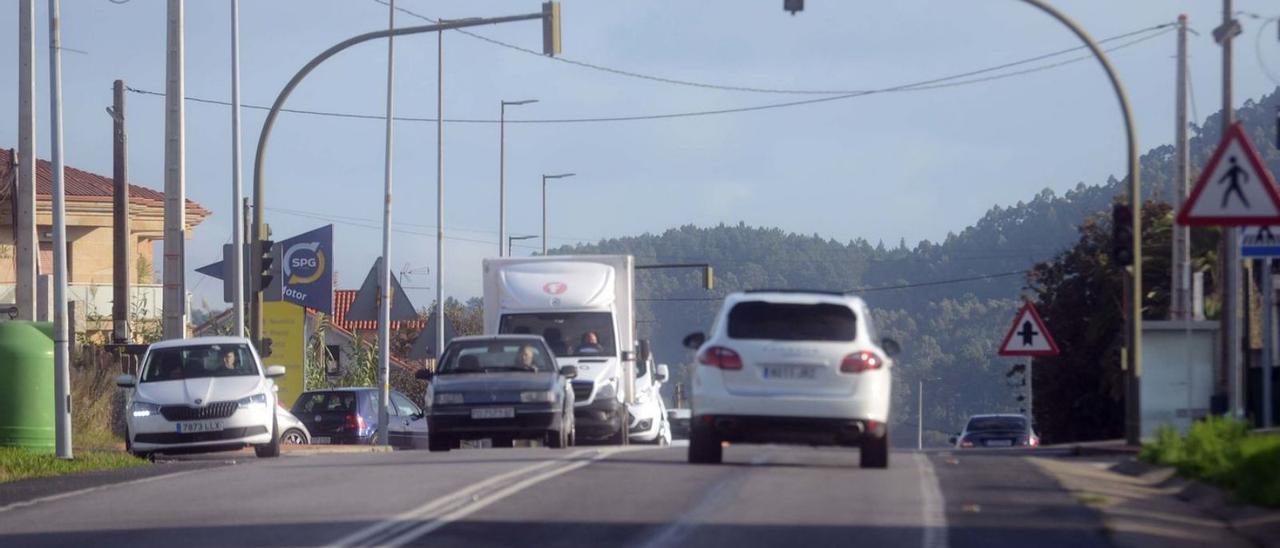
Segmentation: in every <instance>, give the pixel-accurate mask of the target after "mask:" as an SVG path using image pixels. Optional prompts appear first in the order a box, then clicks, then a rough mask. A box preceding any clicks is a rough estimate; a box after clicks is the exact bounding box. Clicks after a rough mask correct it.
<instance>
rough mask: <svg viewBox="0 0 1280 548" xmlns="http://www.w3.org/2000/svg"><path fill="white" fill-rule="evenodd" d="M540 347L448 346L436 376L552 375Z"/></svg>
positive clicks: (528, 344)
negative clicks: (537, 373) (499, 373)
mask: <svg viewBox="0 0 1280 548" xmlns="http://www.w3.org/2000/svg"><path fill="white" fill-rule="evenodd" d="M555 370H556V369H555V365H554V364H552V362H551V357H550V356H548V355H547V353H546V351H545V350H544V349H543V347H542V345H540V344H536V343H533V342H510V341H500V342H494V341H470V342H459V343H454V344H451V345H449V348H448V350H446V351H445V355H444V360H442V361H441V364H440V367H438V368H437V369H436V373H437V374H442V375H447V374H451V373H488V372H497V371H529V372H546V373H550V372H553V371H555Z"/></svg>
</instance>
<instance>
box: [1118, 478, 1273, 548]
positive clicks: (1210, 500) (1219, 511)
mask: <svg viewBox="0 0 1280 548" xmlns="http://www.w3.org/2000/svg"><path fill="white" fill-rule="evenodd" d="M1109 470H1111V471H1113V472H1115V473H1117V474H1122V475H1126V476H1130V477H1139V478H1143V479H1155V478H1157V477H1160V476H1164V477H1163V479H1159V480H1157V481H1156V483H1155V484H1154V486H1155V487H1159V488H1161V489H1167V490H1169V491H1170V492H1171V494H1172V496H1174V497H1176V498H1177V499H1179V500H1182V501H1184V502H1186V503H1188V504H1190V505H1192V506H1194V507H1195V508H1196V509H1198V510H1200V511H1201V512H1203V513H1205V514H1206V515H1209V516H1212V517H1214V518H1216V519H1218V520H1221V521H1223V522H1224V523H1226V525H1227V527H1228V528H1229V529H1231V530H1232V531H1235V532H1236V533H1237V534H1239V535H1241V536H1243V537H1245V538H1247V539H1249V540H1250V541H1251V542H1253V543H1254V544H1257V545H1258V546H1262V547H1265V548H1280V509H1268V508H1262V507H1260V506H1253V505H1249V504H1240V503H1237V502H1234V501H1233V500H1232V498H1231V495H1230V494H1229V493H1227V491H1225V490H1223V489H1221V488H1219V487H1215V486H1213V485H1209V484H1207V483H1204V482H1201V481H1199V480H1193V479H1187V478H1184V477H1181V476H1178V475H1177V471H1176V470H1175V469H1173V468H1172V467H1168V466H1158V465H1154V464H1150V463H1146V462H1141V461H1138V460H1136V459H1134V460H1130V461H1124V462H1120V463H1117V464H1115V465H1113V466H1111V467H1109Z"/></svg>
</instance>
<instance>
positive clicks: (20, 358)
mask: <svg viewBox="0 0 1280 548" xmlns="http://www.w3.org/2000/svg"><path fill="white" fill-rule="evenodd" d="M53 400H54V398H53V324H52V323H50V322H19V321H7V322H0V446H17V447H26V448H29V449H37V450H43V451H52V450H53V439H54V432H53V430H54V428H53V419H54V415H55V411H54V408H53Z"/></svg>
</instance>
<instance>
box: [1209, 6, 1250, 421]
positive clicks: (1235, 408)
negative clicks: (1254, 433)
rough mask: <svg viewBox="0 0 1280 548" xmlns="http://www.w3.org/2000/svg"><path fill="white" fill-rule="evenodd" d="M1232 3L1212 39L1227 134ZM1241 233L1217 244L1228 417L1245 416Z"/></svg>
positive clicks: (1229, 233)
mask: <svg viewBox="0 0 1280 548" xmlns="http://www.w3.org/2000/svg"><path fill="white" fill-rule="evenodd" d="M1234 11H1235V10H1234V9H1233V8H1232V0H1222V26H1220V27H1218V29H1216V30H1215V31H1214V37H1215V38H1218V39H1219V42H1220V43H1221V44H1222V134H1223V135H1226V133H1227V130H1228V129H1229V128H1230V127H1231V124H1232V123H1233V122H1235V110H1234V109H1233V108H1232V97H1231V91H1232V90H1231V73H1232V68H1231V40H1232V38H1234V35H1235V32H1236V26H1237V24H1238V23H1237V22H1236V21H1235V19H1233V15H1234ZM1239 239H1240V230H1239V229H1237V228H1236V227H1233V226H1227V227H1223V230H1222V240H1221V242H1220V243H1219V250H1220V253H1219V256H1221V257H1222V258H1223V259H1222V261H1223V265H1222V266H1223V268H1222V269H1221V272H1225V273H1226V276H1224V277H1223V280H1222V282H1223V283H1222V323H1223V326H1222V329H1221V332H1222V349H1223V352H1224V353H1225V355H1226V356H1225V357H1226V360H1225V362H1224V363H1225V364H1226V369H1227V375H1226V377H1227V394H1228V401H1229V402H1230V403H1229V414H1230V415H1232V416H1234V417H1237V418H1242V417H1244V382H1243V381H1244V379H1243V378H1242V377H1243V375H1242V373H1243V371H1241V367H1240V366H1241V364H1242V363H1243V362H1242V360H1241V348H1240V345H1241V333H1240V314H1241V302H1240V270H1241V269H1240V248H1239V246H1238V242H1239Z"/></svg>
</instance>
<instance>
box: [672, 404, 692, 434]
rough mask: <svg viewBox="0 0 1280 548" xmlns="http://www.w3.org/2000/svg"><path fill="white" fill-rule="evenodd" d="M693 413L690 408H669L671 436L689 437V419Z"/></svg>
mask: <svg viewBox="0 0 1280 548" xmlns="http://www.w3.org/2000/svg"><path fill="white" fill-rule="evenodd" d="M692 416H693V415H692V413H691V412H690V411H689V410H688V409H684V408H679V409H668V410H667V422H668V423H670V424H671V437H672V438H675V439H680V440H683V439H689V419H690V418H691V417H692Z"/></svg>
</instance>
